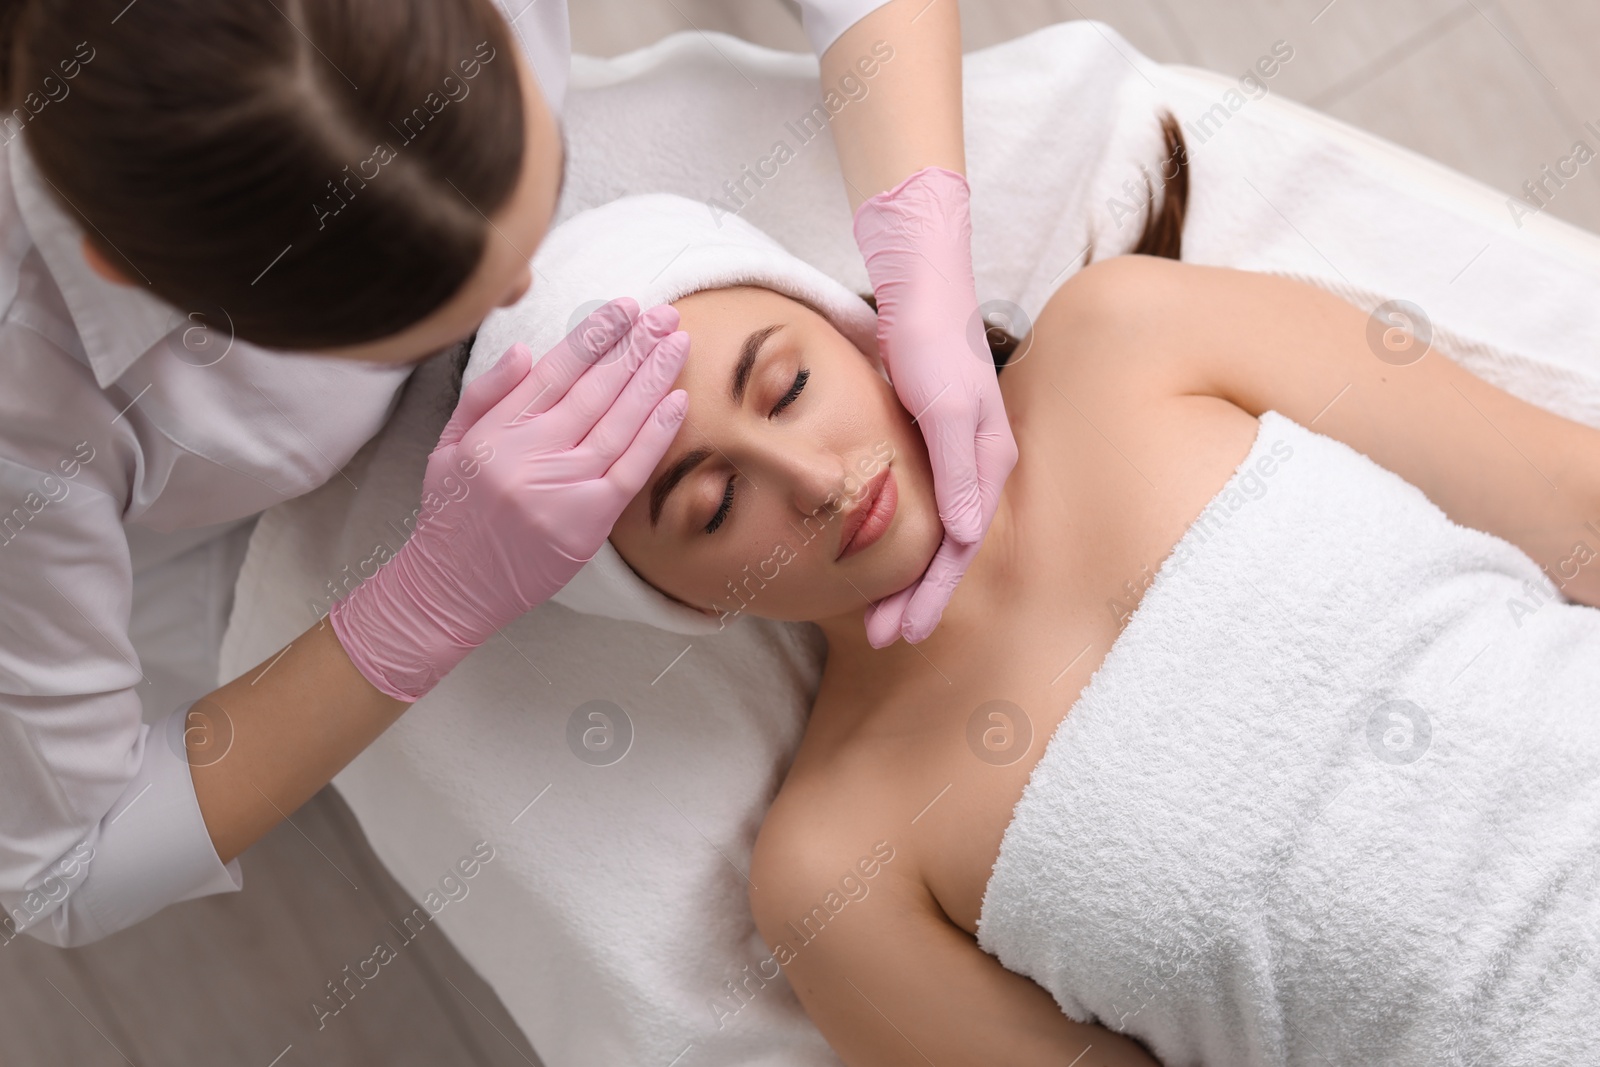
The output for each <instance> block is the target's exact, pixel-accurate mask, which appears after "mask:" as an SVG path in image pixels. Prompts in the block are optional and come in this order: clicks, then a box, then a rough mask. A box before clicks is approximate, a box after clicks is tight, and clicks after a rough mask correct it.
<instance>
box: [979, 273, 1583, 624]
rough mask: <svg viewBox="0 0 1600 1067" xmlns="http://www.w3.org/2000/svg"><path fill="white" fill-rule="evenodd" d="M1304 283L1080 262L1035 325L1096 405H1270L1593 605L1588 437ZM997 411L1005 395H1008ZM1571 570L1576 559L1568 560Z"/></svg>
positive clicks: (1253, 409)
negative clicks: (1164, 401)
mask: <svg viewBox="0 0 1600 1067" xmlns="http://www.w3.org/2000/svg"><path fill="white" fill-rule="evenodd" d="M1403 325H1404V324H1403V323H1395V322H1391V321H1387V320H1382V319H1378V318H1375V315H1374V313H1372V312H1369V310H1367V309H1363V308H1359V307H1356V306H1355V305H1353V304H1350V303H1348V302H1346V301H1345V300H1342V299H1340V298H1339V297H1337V296H1334V295H1332V294H1331V293H1328V292H1325V291H1323V290H1321V289H1318V288H1316V287H1315V286H1312V285H1309V284H1306V283H1304V282H1299V281H1295V280H1293V279H1289V278H1283V277H1278V276H1275V275H1269V274H1263V273H1258V272H1254V271H1241V270H1232V269H1229V268H1225V267H1205V266H1197V265H1194V264H1187V263H1179V262H1174V261H1171V260H1159V259H1152V258H1149V257H1143V256H1124V257H1118V258H1116V259H1111V260H1106V261H1103V262H1101V263H1097V264H1094V265H1093V266H1090V267H1088V268H1085V269H1084V270H1083V271H1081V272H1079V274H1078V275H1076V276H1075V277H1073V278H1072V279H1070V280H1069V281H1068V282H1067V283H1066V284H1064V285H1063V286H1062V287H1061V288H1060V289H1059V290H1058V291H1057V292H1056V294H1055V295H1054V296H1053V297H1052V298H1051V300H1050V302H1049V304H1048V305H1047V306H1046V308H1045V310H1044V312H1042V313H1041V315H1040V317H1039V322H1038V324H1037V325H1036V326H1035V331H1034V332H1035V334H1036V335H1039V334H1042V333H1043V331H1045V330H1047V329H1048V330H1049V331H1050V334H1051V338H1052V339H1053V340H1054V342H1055V343H1053V344H1051V345H1048V346H1045V347H1046V350H1054V351H1055V352H1056V353H1058V354H1057V355H1056V356H1055V357H1054V358H1056V359H1059V360H1064V361H1070V366H1071V368H1072V372H1073V373H1075V374H1078V375H1080V376H1081V377H1083V378H1084V379H1085V380H1090V379H1093V380H1097V381H1099V382H1100V383H1101V385H1102V386H1104V387H1105V388H1104V390H1103V392H1104V395H1113V394H1118V393H1120V394H1122V395H1127V396H1136V397H1137V398H1138V402H1140V403H1143V402H1146V400H1150V399H1154V398H1170V397H1178V396H1199V397H1215V398H1217V399H1219V400H1223V401H1227V402H1228V403H1230V404H1232V405H1234V406H1236V407H1237V408H1239V409H1241V410H1242V411H1245V412H1247V413H1249V414H1250V415H1252V416H1258V417H1259V416H1260V415H1261V413H1262V412H1264V411H1268V410H1274V411H1277V412H1278V413H1280V414H1282V415H1284V416H1286V417H1288V418H1290V419H1292V420H1294V421H1295V422H1297V423H1299V424H1300V425H1302V426H1305V427H1307V428H1309V429H1312V430H1314V431H1316V432H1318V433H1321V434H1323V435H1325V436H1328V437H1331V438H1334V439H1335V440H1338V441H1342V442H1343V443H1345V444H1347V445H1349V446H1350V447H1351V448H1353V449H1355V450H1356V451H1358V452H1361V453H1363V454H1365V455H1367V456H1368V457H1370V458H1371V459H1372V460H1373V461H1374V462H1376V463H1377V464H1378V465H1380V466H1382V467H1386V468H1388V469H1389V470H1391V471H1393V472H1394V473H1396V474H1398V475H1400V476H1401V477H1402V478H1404V479H1406V480H1407V481H1409V482H1411V483H1412V484H1413V485H1415V486H1416V487H1417V488H1419V489H1421V490H1422V491H1423V493H1424V494H1426V495H1427V496H1428V498H1429V499H1430V500H1432V501H1433V502H1434V503H1435V504H1437V505H1438V506H1439V508H1440V509H1441V510H1443V511H1444V512H1445V514H1447V515H1448V516H1449V517H1450V518H1451V519H1452V520H1454V521H1455V522H1457V523H1459V524H1461V525H1463V526H1470V527H1473V528H1475V529H1479V530H1483V531H1485V532H1488V533H1491V534H1495V535H1496V536H1499V537H1501V538H1503V539H1505V540H1507V541H1510V542H1512V543H1513V544H1515V545H1517V546H1518V547H1519V548H1521V549H1523V551H1525V552H1526V553H1527V554H1528V555H1529V556H1530V557H1531V558H1532V559H1533V560H1534V561H1535V562H1537V563H1539V564H1540V565H1541V566H1546V567H1550V568H1553V569H1555V570H1557V571H1558V572H1560V573H1561V574H1562V575H1563V576H1564V577H1566V576H1568V575H1569V574H1571V577H1572V581H1571V582H1570V583H1568V584H1567V585H1566V586H1564V587H1563V592H1564V593H1565V594H1566V595H1567V596H1569V597H1570V598H1572V599H1574V600H1578V601H1580V602H1582V603H1587V604H1595V603H1600V568H1593V567H1590V568H1587V569H1585V570H1583V571H1582V572H1581V573H1578V572H1577V566H1579V565H1581V562H1582V561H1586V560H1587V559H1589V558H1592V556H1593V555H1594V554H1595V553H1596V551H1597V550H1600V530H1597V529H1596V528H1595V527H1594V526H1593V525H1592V518H1593V516H1594V515H1595V514H1596V513H1597V512H1600V430H1597V429H1596V428H1594V427H1590V426H1586V425H1583V424H1581V423H1578V422H1574V421H1572V420H1569V419H1565V418H1563V417H1561V416H1559V415H1556V414H1555V413H1553V412H1550V411H1547V410H1545V409H1543V408H1540V407H1538V406H1536V405H1533V404H1530V403H1527V402H1526V401H1523V400H1521V399H1520V398H1518V397H1516V396H1514V395H1512V394H1511V393H1509V392H1507V391H1505V390H1503V389H1500V388H1499V387H1497V386H1495V385H1492V384H1491V383H1489V382H1487V381H1485V380H1483V379H1482V378H1479V377H1477V376H1476V375H1474V374H1472V373H1471V372H1470V371H1468V370H1467V369H1466V368H1465V367H1464V366H1462V365H1460V364H1459V363H1457V362H1456V361H1455V360H1453V359H1452V358H1451V357H1450V356H1449V355H1448V354H1447V353H1446V352H1444V351H1441V350H1440V349H1438V348H1437V347H1432V346H1430V345H1429V343H1428V339H1426V338H1424V339H1420V340H1419V339H1418V338H1416V337H1415V336H1413V335H1411V334H1410V333H1408V332H1407V331H1406V330H1404V329H1402V328H1400V327H1401V326H1403ZM1007 403H1008V404H1009V403H1010V394H1008V395H1007ZM1575 559H1578V560H1579V561H1580V562H1579V564H1574V560H1575Z"/></svg>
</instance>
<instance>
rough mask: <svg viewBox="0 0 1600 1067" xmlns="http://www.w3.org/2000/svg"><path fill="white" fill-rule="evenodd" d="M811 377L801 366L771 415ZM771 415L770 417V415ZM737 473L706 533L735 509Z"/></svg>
mask: <svg viewBox="0 0 1600 1067" xmlns="http://www.w3.org/2000/svg"><path fill="white" fill-rule="evenodd" d="M810 378H811V372H810V371H809V370H807V369H806V368H804V367H801V368H800V371H799V373H798V374H796V375H795V376H794V384H793V385H791V386H789V391H788V392H787V393H784V394H783V396H782V397H781V398H780V399H779V400H778V402H777V403H776V404H774V405H773V406H772V411H771V412H770V415H776V414H777V413H778V412H780V411H782V410H783V409H784V408H786V407H788V406H789V405H790V404H792V403H794V402H795V401H796V400H798V399H799V397H800V393H801V392H802V391H803V390H804V389H805V387H806V382H807V381H808V380H809V379H810ZM770 415H769V417H770ZM735 477H737V475H731V474H730V475H729V476H728V484H727V486H726V487H725V488H724V489H723V490H722V504H721V506H720V507H718V508H717V513H716V514H715V515H713V516H711V521H710V522H708V523H706V527H705V530H706V533H708V534H709V533H716V532H717V527H719V526H721V525H722V524H723V523H724V522H725V521H727V518H728V514H729V512H731V511H732V510H733V480H734V478H735Z"/></svg>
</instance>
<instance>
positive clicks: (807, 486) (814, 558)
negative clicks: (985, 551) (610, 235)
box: [611, 286, 943, 621]
mask: <svg viewBox="0 0 1600 1067" xmlns="http://www.w3.org/2000/svg"><path fill="white" fill-rule="evenodd" d="M673 306H674V307H676V308H677V309H678V315H679V324H680V328H681V329H683V330H685V331H687V332H688V334H689V339H690V348H689V358H688V361H687V362H686V363H685V364H684V368H683V371H682V373H681V374H680V375H679V376H678V380H677V383H676V385H677V387H678V388H681V389H684V390H686V391H687V392H688V394H689V411H688V415H687V417H686V418H685V419H684V421H683V425H682V427H680V429H679V431H678V436H677V438H676V439H675V440H674V441H673V443H672V446H671V447H670V448H669V449H668V450H667V454H666V457H665V458H664V459H663V460H662V461H661V463H660V464H658V465H657V466H656V469H655V472H654V473H653V474H652V475H651V478H650V480H649V481H648V482H647V483H646V484H645V487H644V489H643V490H642V491H641V492H640V493H639V495H638V496H636V497H635V498H634V499H633V501H632V502H631V503H630V504H629V505H628V507H627V510H625V511H624V512H623V513H622V518H621V520H620V521H619V522H618V523H617V525H616V527H615V528H614V529H613V530H612V532H611V543H612V544H613V545H614V546H615V547H616V549H617V551H618V552H619V553H620V554H621V555H622V558H623V559H625V560H627V562H628V564H629V565H630V566H631V567H633V569H634V570H636V571H637V572H638V573H639V574H640V575H641V576H642V577H643V578H644V579H645V580H646V581H648V582H650V583H651V584H652V585H654V586H655V587H656V588H657V589H660V590H661V591H662V592H664V593H667V594H668V595H669V596H673V597H676V598H677V599H679V600H681V601H683V602H684V603H686V604H688V605H690V606H692V607H695V608H698V609H700V610H703V611H707V612H710V613H713V614H720V613H723V612H726V613H730V614H735V615H737V614H742V613H749V614H752V615H758V616H761V617H763V618H770V619H783V620H791V621H796V620H816V619H825V618H832V617H834V616H838V615H842V614H844V613H846V612H851V611H856V612H859V611H862V610H863V609H865V608H866V606H867V605H868V603H869V602H870V601H873V600H877V599H878V598H880V597H884V596H888V595H889V594H890V593H894V592H897V591H899V590H901V589H903V588H905V587H906V586H908V585H910V584H911V583H912V582H914V581H916V580H917V578H918V577H920V576H921V574H922V572H923V570H924V569H925V568H926V567H927V565H928V561H929V560H930V559H932V558H933V554H934V552H935V551H936V550H937V549H938V547H939V542H940V540H941V538H942V536H943V527H942V526H941V525H940V522H939V514H938V508H937V505H936V502H935V499H934V492H933V476H932V472H931V469H930V467H929V464H928V455H927V450H926V447H925V445H924V443H923V440H922V435H921V433H920V431H919V430H918V429H917V427H916V426H915V425H914V424H913V423H912V421H911V416H910V415H909V414H908V413H907V412H906V410H905V408H903V407H902V406H901V405H900V401H899V399H898V398H897V397H896V396H895V393H894V389H893V387H892V386H891V385H890V384H889V383H888V382H887V381H885V380H884V378H883V377H882V376H881V375H880V374H879V373H878V371H877V370H876V369H875V368H874V367H873V365H872V364H871V363H870V362H869V361H868V359H867V357H866V356H864V355H862V354H861V352H860V351H859V350H858V349H857V348H856V347H855V346H854V345H853V344H851V343H850V342H849V341H848V340H847V339H846V338H845V337H844V336H843V335H842V334H840V333H839V332H838V331H837V330H835V329H834V328H833V326H832V324H831V323H829V321H828V320H827V319H825V318H823V317H822V316H821V315H818V314H817V313H816V312H814V311H812V310H811V309H810V308H807V307H806V306H804V305H803V304H799V303H797V302H795V301H793V300H790V299H788V298H787V297H784V296H780V295H779V294H777V293H774V292H772V291H771V290H768V289H761V288H756V287H753V286H739V287H735V288H729V289H713V290H706V291H702V292H699V293H694V294H691V295H690V296H686V297H684V298H683V299H681V300H678V301H675V302H674V305H673Z"/></svg>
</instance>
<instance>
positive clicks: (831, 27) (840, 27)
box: [800, 0, 888, 56]
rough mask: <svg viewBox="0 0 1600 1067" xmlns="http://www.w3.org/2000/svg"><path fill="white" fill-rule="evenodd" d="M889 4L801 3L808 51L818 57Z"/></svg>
mask: <svg viewBox="0 0 1600 1067" xmlns="http://www.w3.org/2000/svg"><path fill="white" fill-rule="evenodd" d="M886 3H888V0H800V24H801V25H802V26H804V27H805V30H806V36H807V37H809V38H811V48H812V50H813V51H815V52H816V53H817V55H818V56H821V55H822V53H824V52H826V51H827V50H828V47H829V46H830V45H832V44H833V42H834V41H837V40H838V39H839V35H840V34H842V33H844V31H845V30H848V29H849V28H850V27H851V26H854V25H855V24H856V23H857V22H860V21H861V20H862V19H863V18H865V17H866V16H867V15H869V14H871V13H872V12H874V11H876V10H877V9H878V8H880V7H882V6H883V5H884V4H886Z"/></svg>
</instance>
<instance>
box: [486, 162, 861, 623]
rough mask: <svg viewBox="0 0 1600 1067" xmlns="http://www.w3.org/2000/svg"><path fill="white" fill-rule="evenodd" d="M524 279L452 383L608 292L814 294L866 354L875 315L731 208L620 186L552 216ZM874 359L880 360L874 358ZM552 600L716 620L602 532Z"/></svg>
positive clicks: (576, 606)
mask: <svg viewBox="0 0 1600 1067" xmlns="http://www.w3.org/2000/svg"><path fill="white" fill-rule="evenodd" d="M533 269H534V278H535V281H534V284H533V285H532V287H530V288H529V290H528V292H527V294H526V295H525V296H523V298H522V299H521V300H519V301H517V302H516V303H515V304H512V305H511V306H510V307H506V308H502V309H500V310H498V311H496V312H495V313H494V314H492V315H490V316H489V317H488V318H487V319H485V320H484V323H483V325H482V326H481V327H480V328H479V329H478V335H477V339H476V340H474V341H473V344H472V357H471V359H470V360H468V362H467V368H466V371H465V373H464V374H463V375H462V387H463V388H465V387H466V385H467V383H470V382H471V381H472V379H474V378H476V377H477V376H478V375H479V374H482V373H483V372H484V371H486V370H488V369H489V368H490V367H491V366H493V365H494V363H495V361H496V360H498V359H499V358H500V356H501V355H502V354H503V353H504V352H505V350H506V349H507V348H509V347H511V346H512V345H514V344H516V343H517V342H518V341H520V342H522V343H523V344H525V345H527V346H528V347H529V348H530V349H531V350H532V351H533V355H534V359H535V360H537V359H540V358H542V357H543V356H544V354H545V353H547V352H549V351H550V350H551V349H552V348H554V347H555V346H556V345H558V344H560V343H561V341H562V339H563V338H565V337H566V336H567V334H569V333H570V332H572V330H573V329H575V328H576V327H577V326H578V324H579V323H580V322H582V321H583V318H584V316H586V315H588V314H589V313H590V312H591V311H593V310H595V308H597V307H599V306H600V305H601V304H603V303H605V302H606V301H608V300H614V299H616V298H618V297H623V296H631V297H633V298H634V299H635V300H637V301H638V302H639V307H640V309H641V310H649V309H650V308H652V307H654V306H655V305H657V304H669V303H671V302H672V301H674V300H677V299H679V298H680V297H684V296H688V295H689V294H690V293H694V292H699V291H700V290H702V289H724V288H727V287H729V286H734V285H760V286H764V287H765V288H768V289H772V290H775V291H776V292H779V293H782V294H784V295H785V296H791V297H798V298H799V299H802V300H806V301H809V302H810V303H812V304H814V305H816V307H817V309H818V310H819V311H821V312H822V314H823V315H824V316H826V317H827V319H828V320H829V321H830V322H832V323H833V325H834V327H835V328H836V329H837V330H838V331H839V332H840V333H841V334H843V335H844V336H845V337H846V338H848V339H849V340H850V342H851V343H852V344H854V345H855V346H856V347H857V348H859V349H861V351H862V353H863V354H865V355H866V356H867V357H868V358H869V359H871V360H873V362H874V363H875V364H877V362H878V360H877V350H878V343H877V340H876V331H877V321H878V320H877V315H876V314H874V313H873V310H872V308H871V307H869V306H868V305H867V303H866V301H864V300H862V299H861V297H860V295H858V294H856V293H852V292H851V291H850V290H849V289H847V288H845V287H844V286H843V285H841V284H840V283H839V282H837V281H835V280H834V279H833V278H831V277H829V276H828V275H826V274H824V273H823V272H822V271H820V270H818V269H817V268H816V267H813V266H812V265H811V264H809V263H807V262H806V261H805V260H803V259H800V258H799V257H798V256H795V255H794V254H792V253H791V252H789V251H788V250H787V249H785V248H784V247H783V246H782V245H781V244H779V243H778V242H777V241H775V240H773V239H772V238H771V237H768V236H767V235H766V234H765V233H763V232H761V231H760V230H758V229H757V228H756V227H755V226H753V225H751V224H750V223H748V222H746V221H745V220H743V219H741V218H739V217H738V216H737V215H732V214H726V213H722V212H718V211H715V210H714V209H712V208H709V207H707V205H705V204H702V203H699V202H697V201H694V200H689V199H686V198H684V197H681V196H673V195H671V194H667V193H652V194H646V195H641V196H628V197H623V198H622V199H620V200H613V201H611V202H610V203H608V204H603V205H601V206H600V207H596V208H591V209H590V210H588V211H585V212H583V213H581V214H579V215H574V216H573V217H572V218H571V219H568V220H567V221H566V222H564V223H562V224H561V225H560V226H557V227H556V228H555V229H554V230H552V231H550V233H549V235H548V236H546V238H545V240H544V243H543V244H542V245H541V246H540V248H539V251H538V253H537V254H536V255H535V256H534V257H533ZM879 367H880V370H881V364H879ZM554 599H555V601H556V602H557V603H558V604H562V605H564V606H566V607H569V608H572V609H573V610H574V611H581V612H583V613H584V614H586V615H601V616H604V617H606V618H609V619H622V620H624V621H627V622H642V623H646V624H647V625H650V626H655V627H657V628H659V629H663V630H672V631H675V632H677V633H682V634H705V633H716V632H717V631H718V630H720V629H722V628H723V627H724V626H725V625H726V620H725V619H724V618H722V617H720V616H718V615H715V614H707V613H702V612H699V611H696V610H694V609H693V608H690V607H686V606H685V605H683V604H681V603H679V602H677V601H675V600H673V599H671V598H670V597H668V596H666V595H665V594H664V593H662V592H660V591H659V590H657V589H656V588H655V587H654V586H652V585H650V584H649V583H648V582H646V581H645V580H644V579H643V578H640V577H639V575H638V574H636V573H635V572H634V571H633V568H631V567H629V566H628V564H627V563H626V562H625V561H624V560H623V558H622V557H621V556H620V555H619V554H618V553H617V550H616V549H615V548H613V547H612V546H611V542H610V541H607V542H605V543H604V544H602V545H601V546H600V551H598V552H596V553H595V555H594V558H592V559H591V560H589V562H588V563H586V564H584V566H583V569H582V570H580V571H579V572H578V574H577V576H576V577H575V578H573V580H572V581H571V582H569V583H567V585H566V586H565V587H564V588H563V589H562V590H561V591H560V592H558V593H556V595H555V598H554Z"/></svg>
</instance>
